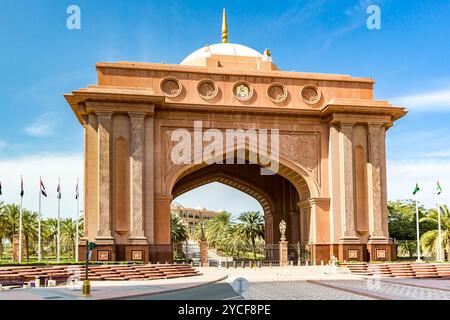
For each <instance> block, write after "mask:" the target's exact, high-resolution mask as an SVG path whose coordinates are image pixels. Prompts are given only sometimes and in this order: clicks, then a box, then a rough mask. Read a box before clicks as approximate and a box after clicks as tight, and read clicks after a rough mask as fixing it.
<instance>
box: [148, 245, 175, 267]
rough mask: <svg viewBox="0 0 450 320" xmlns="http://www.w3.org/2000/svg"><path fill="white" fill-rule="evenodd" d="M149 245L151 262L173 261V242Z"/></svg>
mask: <svg viewBox="0 0 450 320" xmlns="http://www.w3.org/2000/svg"><path fill="white" fill-rule="evenodd" d="M148 247H149V255H150V258H149V260H150V262H151V263H166V262H167V263H173V246H172V244H170V243H169V244H150V245H148Z"/></svg>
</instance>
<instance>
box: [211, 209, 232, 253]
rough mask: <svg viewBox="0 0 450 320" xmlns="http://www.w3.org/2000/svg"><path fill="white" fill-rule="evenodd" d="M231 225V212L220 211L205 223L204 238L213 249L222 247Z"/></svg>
mask: <svg viewBox="0 0 450 320" xmlns="http://www.w3.org/2000/svg"><path fill="white" fill-rule="evenodd" d="M232 224H233V219H232V215H231V212H227V211H221V212H219V213H218V214H216V215H215V216H214V217H212V218H211V219H210V220H207V221H206V222H205V236H206V240H207V241H208V245H210V246H211V247H213V248H217V247H220V246H223V245H224V244H225V239H226V238H227V237H228V235H229V233H230V227H231V225H232Z"/></svg>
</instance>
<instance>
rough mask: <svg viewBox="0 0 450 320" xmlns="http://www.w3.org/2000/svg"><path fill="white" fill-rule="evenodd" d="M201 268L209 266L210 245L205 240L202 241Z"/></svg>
mask: <svg viewBox="0 0 450 320" xmlns="http://www.w3.org/2000/svg"><path fill="white" fill-rule="evenodd" d="M200 266H201V267H207V266H208V243H207V242H206V241H205V240H201V241H200Z"/></svg>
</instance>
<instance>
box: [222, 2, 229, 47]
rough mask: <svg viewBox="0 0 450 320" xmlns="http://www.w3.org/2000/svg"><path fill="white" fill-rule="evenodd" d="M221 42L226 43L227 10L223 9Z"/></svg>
mask: <svg viewBox="0 0 450 320" xmlns="http://www.w3.org/2000/svg"><path fill="white" fill-rule="evenodd" d="M222 43H228V24H227V11H226V10H225V9H223V19H222Z"/></svg>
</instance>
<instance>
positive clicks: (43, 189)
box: [39, 178, 47, 197]
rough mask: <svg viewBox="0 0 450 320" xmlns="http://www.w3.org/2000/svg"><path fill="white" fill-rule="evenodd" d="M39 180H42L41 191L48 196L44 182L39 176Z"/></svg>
mask: <svg viewBox="0 0 450 320" xmlns="http://www.w3.org/2000/svg"><path fill="white" fill-rule="evenodd" d="M39 180H40V182H41V193H42V195H43V196H44V197H47V192H46V191H45V187H44V183H43V182H42V179H41V178H39Z"/></svg>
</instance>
